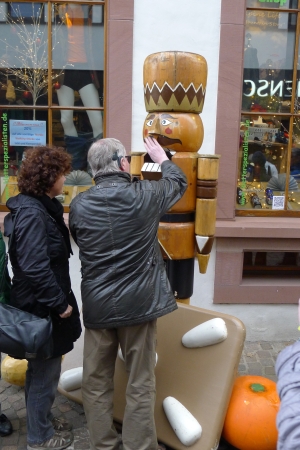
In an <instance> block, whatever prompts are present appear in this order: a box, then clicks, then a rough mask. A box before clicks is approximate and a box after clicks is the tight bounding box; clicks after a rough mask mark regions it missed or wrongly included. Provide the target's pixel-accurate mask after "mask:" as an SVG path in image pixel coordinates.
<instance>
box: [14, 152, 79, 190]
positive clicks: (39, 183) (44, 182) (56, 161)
mask: <svg viewBox="0 0 300 450" xmlns="http://www.w3.org/2000/svg"><path fill="white" fill-rule="evenodd" d="M71 159H72V158H71V155H69V153H67V152H66V151H65V149H64V148H62V147H48V146H45V147H33V148H29V149H27V150H26V151H25V154H24V159H23V161H22V164H21V167H20V170H19V173H18V188H19V191H20V192H21V194H31V195H36V196H42V195H44V194H47V193H48V192H49V191H50V190H51V188H52V187H53V186H54V184H55V182H56V181H57V179H58V178H59V177H60V176H61V175H66V174H67V173H69V172H70V171H71Z"/></svg>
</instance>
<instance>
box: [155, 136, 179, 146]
mask: <svg viewBox="0 0 300 450" xmlns="http://www.w3.org/2000/svg"><path fill="white" fill-rule="evenodd" d="M149 135H150V136H153V137H154V138H155V139H156V140H157V142H158V143H159V145H161V146H162V147H170V145H174V144H181V145H182V142H181V140H180V139H171V138H168V137H167V136H164V135H162V134H155V133H149Z"/></svg>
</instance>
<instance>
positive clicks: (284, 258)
mask: <svg viewBox="0 0 300 450" xmlns="http://www.w3.org/2000/svg"><path fill="white" fill-rule="evenodd" d="M299 275H300V253H299V252H244V264H243V278H244V279H245V278H253V277H254V278H264V279H265V278H266V277H267V278H269V277H274V278H276V279H277V278H278V277H280V279H281V280H283V279H291V278H295V279H299Z"/></svg>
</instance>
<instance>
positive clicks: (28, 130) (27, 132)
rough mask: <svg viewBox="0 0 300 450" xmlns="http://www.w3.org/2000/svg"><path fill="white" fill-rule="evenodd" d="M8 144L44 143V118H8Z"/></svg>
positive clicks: (28, 144)
mask: <svg viewBox="0 0 300 450" xmlns="http://www.w3.org/2000/svg"><path fill="white" fill-rule="evenodd" d="M9 130H10V143H9V144H10V145H15V146H19V147H21V146H24V147H39V146H41V145H46V121H45V120H10V121H9Z"/></svg>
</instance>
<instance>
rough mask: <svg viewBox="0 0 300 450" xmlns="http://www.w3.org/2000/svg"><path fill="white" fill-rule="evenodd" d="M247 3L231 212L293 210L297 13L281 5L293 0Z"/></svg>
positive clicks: (299, 140)
mask: <svg viewBox="0 0 300 450" xmlns="http://www.w3.org/2000/svg"><path fill="white" fill-rule="evenodd" d="M247 7H248V8H249V9H247V11H246V28H245V45H244V74H243V75H244V81H243V93H242V114H241V123H240V148H239V160H238V176H237V193H236V210H237V212H236V213H237V215H261V214H266V215H268V213H270V214H281V215H282V214H285V213H287V214H288V213H289V212H290V214H293V213H295V212H297V211H299V210H300V188H299V185H298V182H299V181H300V170H299V174H298V165H299V166H300V127H299V130H298V116H297V115H296V114H295V115H293V114H294V113H298V104H299V102H298V100H299V93H300V90H299V81H297V80H298V78H299V77H298V76H297V78H296V77H295V73H294V71H295V70H296V60H298V56H297V58H296V52H297V53H298V51H297V46H296V25H297V17H298V16H297V14H295V13H294V12H293V13H289V12H288V11H284V9H286V10H288V9H291V8H298V3H297V2H294V1H293V0H290V1H289V0H280V1H274V2H272V1H268V2H263V1H261V0H248V1H247ZM259 7H261V8H264V10H263V11H261V10H259V9H255V8H259ZM276 8H280V9H281V10H283V11H280V12H277V11H276V10H275V9H276ZM293 105H295V108H293ZM294 109H295V110H294ZM298 148H299V152H298V151H297V150H298ZM298 159H299V164H298ZM299 168H300V167H299Z"/></svg>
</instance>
